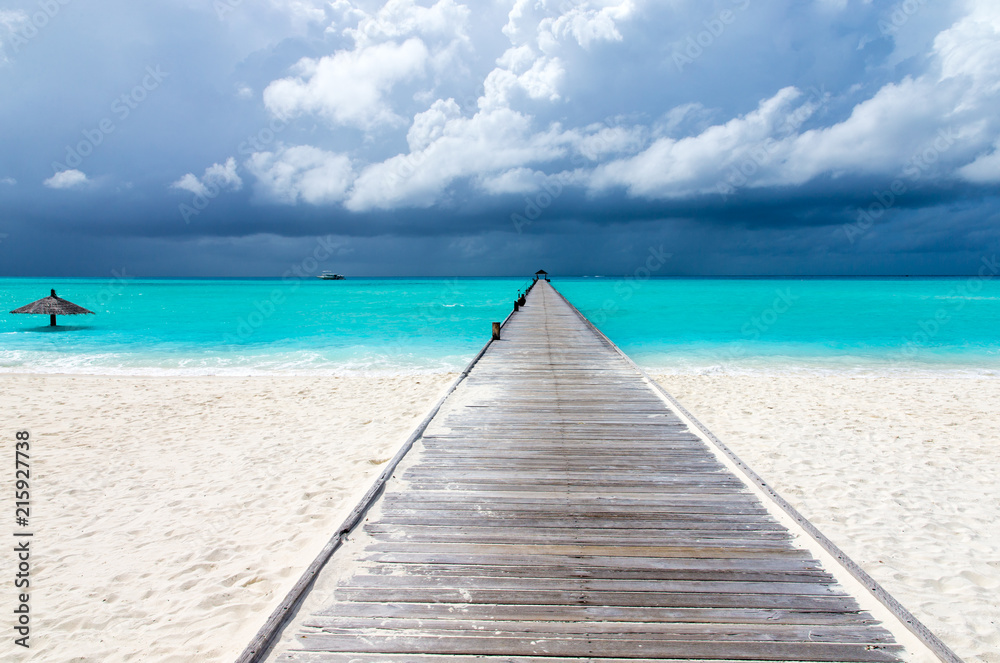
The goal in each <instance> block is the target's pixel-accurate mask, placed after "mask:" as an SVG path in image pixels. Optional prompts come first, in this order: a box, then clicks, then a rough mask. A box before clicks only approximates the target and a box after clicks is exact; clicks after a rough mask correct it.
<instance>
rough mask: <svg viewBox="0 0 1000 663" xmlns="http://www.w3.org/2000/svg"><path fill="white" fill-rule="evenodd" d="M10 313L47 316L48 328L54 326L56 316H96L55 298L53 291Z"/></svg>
mask: <svg viewBox="0 0 1000 663" xmlns="http://www.w3.org/2000/svg"><path fill="white" fill-rule="evenodd" d="M11 313H30V314H33V315H47V316H49V326H51V327H55V326H56V316H57V315H83V314H85V313H89V314H91V315H96V314H95V313H94V312H93V311H88V310H87V309H85V308H83V307H82V306H78V305H76V304H74V303H73V302H70V301H66V300H65V299H63V298H62V297H58V296H56V291H55V290H53V291H52V294H51V295H49V296H48V297H44V298H42V299H39V300H38V301H37V302H31V303H30V304H28V305H26V306H22V307H21V308H16V309H14V310H13V311H11Z"/></svg>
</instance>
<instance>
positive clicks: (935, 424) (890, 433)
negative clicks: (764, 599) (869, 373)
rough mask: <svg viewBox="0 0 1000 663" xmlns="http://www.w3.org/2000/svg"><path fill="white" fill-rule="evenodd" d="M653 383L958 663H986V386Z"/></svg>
mask: <svg viewBox="0 0 1000 663" xmlns="http://www.w3.org/2000/svg"><path fill="white" fill-rule="evenodd" d="M657 379H658V381H659V382H660V383H661V384H662V385H663V386H664V387H665V388H666V389H667V391H669V392H670V393H671V394H673V395H674V396H675V397H676V398H677V399H678V400H680V402H681V403H682V404H683V405H684V406H685V407H686V408H687V409H688V410H689V411H690V412H691V413H692V414H694V415H695V416H696V417H697V418H698V419H699V420H700V421H701V422H702V423H703V424H705V425H706V426H707V427H708V428H709V429H710V430H711V431H712V432H713V433H715V434H716V435H717V436H718V437H719V438H720V439H721V440H722V441H723V442H725V443H726V444H727V445H728V446H729V447H730V448H732V449H733V451H735V452H736V453H737V454H738V455H739V456H740V457H741V458H742V459H743V460H744V461H746V462H747V463H748V464H749V465H750V466H751V467H753V468H754V470H755V471H756V472H757V473H758V474H760V475H761V476H762V477H763V478H764V479H765V480H766V481H768V482H769V483H770V484H771V485H772V486H773V487H774V488H776V489H777V491H778V492H779V493H780V494H781V495H782V496H783V497H784V498H785V499H787V500H788V501H789V502H791V503H792V505H793V506H795V507H796V508H797V509H798V510H799V511H801V512H802V513H803V514H804V515H805V516H806V517H807V518H809V520H810V521H812V522H813V524H815V525H816V526H817V527H818V528H819V529H820V530H821V531H822V532H823V533H824V534H825V535H826V536H827V537H829V538H830V539H832V540H833V542H834V543H835V544H837V545H838V546H839V547H840V548H842V549H843V550H844V551H845V552H846V553H847V554H848V555H850V556H851V557H852V558H853V559H854V560H855V561H856V562H858V563H859V564H860V565H861V566H862V567H863V568H864V569H865V570H866V571H867V572H868V573H869V574H871V575H872V576H873V577H874V578H875V579H876V580H877V581H878V582H880V583H881V584H882V585H883V586H884V587H885V588H886V589H887V590H888V591H889V592H891V593H892V594H893V595H894V596H895V597H896V598H897V599H898V600H899V601H900V602H901V603H902V604H903V605H904V606H906V608H907V609H909V610H910V611H911V612H912V613H914V615H916V616H917V617H918V618H919V619H920V620H921V621H923V622H924V623H925V624H926V625H927V626H928V627H929V628H930V629H931V630H932V631H933V632H934V633H935V634H937V635H938V637H940V638H941V639H942V640H943V641H944V642H945V643H946V644H947V645H948V646H949V647H951V648H952V649H953V650H954V651H955V652H956V653H957V654H958V655H959V656H960V657H962V658H964V659H965V660H966V661H970V662H971V661H980V662H983V663H997V662H1000V416H998V405H997V403H1000V380H995V379H994V380H976V379H901V378H847V377H737V376H681V375H661V376H657Z"/></svg>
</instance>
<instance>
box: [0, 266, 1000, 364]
mask: <svg viewBox="0 0 1000 663" xmlns="http://www.w3.org/2000/svg"><path fill="white" fill-rule="evenodd" d="M526 284H527V282H526V280H525V279H503V278H475V279H472V278H459V279H399V278H387V279H360V278H359V279H347V280H345V281H320V280H318V279H317V280H314V279H308V280H281V279H245V280H236V279H206V280H193V279H148V280H147V279H131V278H124V277H123V278H111V279H26V278H23V279H22V278H4V279H0V311H2V312H3V313H2V315H0V372H19V373H97V374H131V375H145V374H151V375H158V374H165V375H254V374H282V375H339V374H419V373H426V372H439V371H454V370H459V369H461V368H462V367H463V366H464V365H465V364H466V363H467V362H468V361H469V359H471V358H472V357H473V356H474V355H475V353H476V352H477V351H478V350H479V349H480V348H481V347H482V345H483V344H484V343H485V342H486V341H487V339H488V338H489V333H490V322H492V321H498V320H503V319H504V317H506V315H507V314H508V313H509V311H510V308H511V304H512V302H513V299H514V297H515V295H516V293H517V291H518V289H519V288H523V287H524V286H525V285H526ZM553 284H554V285H555V286H556V287H557V288H558V289H559V290H560V291H561V292H562V293H563V294H564V295H566V296H567V298H568V299H569V300H570V301H571V302H573V303H574V304H575V305H576V306H577V308H579V309H580V310H581V311H582V312H583V313H584V314H585V315H587V316H588V317H589V318H590V319H591V320H592V321H593V322H594V323H595V324H596V325H597V326H598V327H599V328H600V329H601V330H602V331H603V332H605V333H606V334H607V335H608V336H609V337H610V338H611V339H612V340H613V341H615V342H616V343H617V344H618V345H619V346H620V347H621V348H622V349H623V350H625V351H626V352H627V353H629V354H630V356H632V357H633V358H634V359H635V360H636V361H637V362H638V363H639V364H640V365H642V366H644V367H646V368H648V369H652V370H656V371H666V372H680V373H716V372H723V373H745V372H751V373H758V372H764V373H802V372H805V373H837V374H840V373H846V374H863V375H881V374H907V375H921V374H935V375H939V374H941V373H942V372H946V373H948V374H949V375H953V376H956V377H959V376H1000V282H998V281H997V280H995V279H993V278H991V277H990V275H989V274H987V276H986V277H985V278H982V277H973V278H940V279H928V278H893V279H889V278H884V279H882V278H880V279H669V278H666V279H647V280H641V279H634V278H632V279H630V278H619V277H606V278H600V277H591V278H563V279H561V278H554V279H553ZM50 288H55V289H56V291H57V292H58V293H59V295H60V296H62V297H64V298H66V299H69V300H70V301H73V302H76V303H77V304H80V305H82V306H84V307H86V308H89V309H90V310H92V311H95V312H96V313H97V315H95V316H72V317H62V318H60V319H59V323H60V325H59V326H58V327H56V328H55V329H51V328H49V327H48V326H47V325H48V318H47V317H45V316H26V315H9V314H7V313H6V312H7V311H10V310H11V309H14V308H16V307H18V306H22V305H24V304H27V303H29V302H31V301H34V300H35V299H39V298H41V297H43V296H45V295H47V294H48V292H49V289H50Z"/></svg>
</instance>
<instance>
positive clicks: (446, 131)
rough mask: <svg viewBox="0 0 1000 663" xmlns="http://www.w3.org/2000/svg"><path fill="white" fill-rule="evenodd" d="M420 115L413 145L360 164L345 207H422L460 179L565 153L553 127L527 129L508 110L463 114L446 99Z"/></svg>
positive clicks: (522, 120) (560, 136) (519, 116)
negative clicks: (404, 151)
mask: <svg viewBox="0 0 1000 663" xmlns="http://www.w3.org/2000/svg"><path fill="white" fill-rule="evenodd" d="M421 115H422V116H423V117H420V116H418V120H417V121H415V122H414V126H415V127H417V126H419V129H418V130H417V131H415V132H413V133H412V134H411V137H410V139H411V141H412V145H413V146H418V147H417V149H414V150H413V151H411V152H410V153H409V154H400V155H397V156H395V157H392V158H390V159H387V160H386V161H383V162H382V163H377V164H372V165H370V166H368V167H367V168H365V169H364V170H363V171H362V172H361V175H360V176H359V177H358V179H357V181H356V182H355V184H354V190H353V192H352V193H351V197H350V198H349V199H348V200H347V207H348V208H349V209H352V210H368V209H373V208H378V209H389V208H393V207H427V206H430V205H433V204H434V203H435V202H437V201H438V200H439V199H440V198H441V196H442V195H443V194H444V192H445V190H446V189H447V188H448V186H449V185H451V184H452V183H454V182H456V181H458V180H460V179H465V178H476V177H482V176H488V175H493V174H499V173H502V172H504V171H506V170H510V169H512V168H521V167H524V166H525V165H526V164H532V163H544V162H547V161H552V160H554V159H558V158H560V157H563V156H566V154H567V152H568V150H567V139H566V137H565V136H564V134H563V133H562V131H561V129H560V128H559V127H558V126H553V127H550V128H549V129H548V130H547V131H544V132H533V127H532V121H531V118H530V117H528V116H526V115H524V114H522V113H519V112H517V111H514V110H511V109H509V108H498V109H493V110H489V111H485V110H484V111H480V112H479V113H477V114H476V115H474V116H473V117H471V118H465V117H462V116H460V115H458V114H457V106H456V105H455V102H454V101H453V100H450V99H449V100H448V101H439V102H437V103H436V104H435V106H433V107H432V108H431V109H430V110H429V111H428V114H427V115H425V114H421Z"/></svg>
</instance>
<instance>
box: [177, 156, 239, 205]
mask: <svg viewBox="0 0 1000 663" xmlns="http://www.w3.org/2000/svg"><path fill="white" fill-rule="evenodd" d="M170 187H171V188H172V189H182V190H184V191H190V192H191V193H193V194H194V195H196V196H202V197H210V198H214V197H215V196H216V195H218V192H219V191H239V190H240V189H242V188H243V179H242V178H241V177H240V176H239V173H237V172H236V159H234V158H233V157H229V158H228V159H226V162H225V163H222V164H220V163H213V164H212V165H211V166H209V167H208V168H206V169H205V174H204V175H202V176H201V178H198V177H197V176H196V175H195V174H194V173H187V174H186V175H184V176H183V177H181V178H180V179H179V180H177V181H176V182H174V183H173V184H171V185H170Z"/></svg>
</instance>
